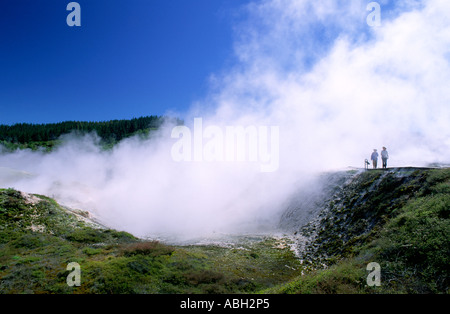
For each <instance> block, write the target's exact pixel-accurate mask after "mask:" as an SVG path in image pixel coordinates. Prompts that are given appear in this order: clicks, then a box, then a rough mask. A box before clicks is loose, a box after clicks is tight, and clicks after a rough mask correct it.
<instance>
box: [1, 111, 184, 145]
mask: <svg viewBox="0 0 450 314" xmlns="http://www.w3.org/2000/svg"><path fill="white" fill-rule="evenodd" d="M164 119H166V118H165V117H158V116H147V117H140V118H134V119H130V120H111V121H104V122H84V121H66V122H60V123H49V124H30V123H18V124H14V125H0V144H1V145H3V146H4V147H5V148H6V149H7V150H15V149H25V148H29V149H32V150H37V149H44V150H45V151H50V150H52V149H53V148H54V147H55V146H56V145H58V144H59V143H60V142H61V141H60V136H61V135H64V134H68V133H71V132H76V133H77V134H87V133H92V132H95V133H96V134H97V135H98V136H99V137H100V139H101V142H102V144H103V145H104V146H105V147H106V148H108V147H110V146H112V145H114V144H116V143H118V142H120V141H121V140H122V139H124V138H127V137H129V136H132V135H141V136H144V137H145V136H148V135H149V132H151V131H152V130H156V129H158V128H159V127H160V126H161V125H162V124H163V121H164ZM177 122H178V123H181V121H177Z"/></svg>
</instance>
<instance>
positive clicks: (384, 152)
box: [381, 147, 389, 169]
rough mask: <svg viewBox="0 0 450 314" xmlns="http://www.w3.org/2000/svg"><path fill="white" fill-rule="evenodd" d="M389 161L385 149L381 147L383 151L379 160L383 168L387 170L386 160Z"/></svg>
mask: <svg viewBox="0 0 450 314" xmlns="http://www.w3.org/2000/svg"><path fill="white" fill-rule="evenodd" d="M388 159H389V154H388V151H387V150H386V147H383V150H382V151H381V160H382V162H383V168H384V169H386V168H387V160H388Z"/></svg>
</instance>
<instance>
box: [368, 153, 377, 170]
mask: <svg viewBox="0 0 450 314" xmlns="http://www.w3.org/2000/svg"><path fill="white" fill-rule="evenodd" d="M370 159H371V160H372V165H373V169H376V168H377V162H378V153H377V150H376V149H374V150H373V153H372V155H371V156H370Z"/></svg>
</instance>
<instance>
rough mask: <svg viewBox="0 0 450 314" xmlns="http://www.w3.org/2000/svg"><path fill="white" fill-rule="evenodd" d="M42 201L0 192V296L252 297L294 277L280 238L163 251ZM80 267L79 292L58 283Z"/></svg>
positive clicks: (290, 258) (289, 253)
mask: <svg viewBox="0 0 450 314" xmlns="http://www.w3.org/2000/svg"><path fill="white" fill-rule="evenodd" d="M79 218H80V216H79V215H78V216H77V215H75V214H74V213H72V212H70V211H67V210H66V209H65V208H63V207H61V206H60V205H58V204H57V203H56V202H55V201H54V200H52V199H49V198H47V197H44V196H35V195H25V194H23V193H21V192H19V191H15V190H12V189H6V190H5V189H4V190H0V219H1V225H0V292H1V293H4V294H12V293H14V294H16V293H35V294H39V293H58V294H66V293H70V294H72V293H80V294H94V293H95V294H105V293H114V294H133V293H139V294H143V293H165V294H166V293H254V292H257V291H260V290H262V289H266V288H268V287H273V286H275V285H277V284H280V283H282V282H285V281H287V280H289V279H292V278H294V277H295V276H296V275H298V274H299V272H300V270H299V267H300V263H299V261H298V260H297V259H296V258H295V256H294V254H293V253H292V251H291V250H290V249H289V247H288V246H287V245H282V244H283V240H282V239H275V238H262V239H260V240H258V241H251V242H247V243H240V244H239V246H231V247H220V246H207V245H202V246H171V245H166V244H163V243H160V242H157V241H148V240H142V239H137V238H135V237H134V236H132V235H131V234H128V233H126V232H119V231H115V230H110V229H106V228H102V227H101V226H96V225H95V224H89V223H87V222H86V221H84V220H83V219H79ZM72 262H75V263H78V264H79V265H80V279H81V280H80V286H72V287H71V286H69V285H68V284H67V282H66V280H67V277H68V276H69V275H70V273H71V269H69V270H67V265H68V264H69V263H72Z"/></svg>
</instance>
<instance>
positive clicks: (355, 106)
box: [0, 0, 450, 237]
mask: <svg viewBox="0 0 450 314" xmlns="http://www.w3.org/2000/svg"><path fill="white" fill-rule="evenodd" d="M385 3H386V1H384V2H383V3H381V7H382V8H383V5H386V6H387V4H385ZM365 6H366V2H365V1H331V0H330V1H306V0H305V1H302V0H298V1H294V0H283V1H279V0H267V1H260V2H256V3H253V4H251V5H249V6H247V7H246V10H247V11H246V12H247V14H248V19H247V20H246V22H245V23H242V24H240V25H237V26H236V35H237V36H236V37H237V38H236V46H235V47H236V50H235V51H236V57H237V60H238V61H239V62H238V64H237V65H236V66H235V67H234V68H232V69H229V70H228V71H227V72H226V73H223V74H217V75H216V76H215V77H213V78H212V80H211V82H212V85H213V88H212V91H211V93H210V95H208V97H207V98H206V99H205V100H203V101H200V102H199V103H198V104H197V106H196V107H195V108H196V109H195V110H194V109H193V110H192V112H190V113H189V114H188V115H186V116H185V117H182V118H184V119H185V120H186V122H187V124H188V127H191V129H192V124H193V120H194V117H201V118H203V122H204V124H205V125H214V126H218V127H219V128H225V127H226V126H230V125H231V126H233V125H234V126H244V127H246V126H249V125H253V126H277V127H279V132H280V137H279V158H280V159H279V167H278V169H277V171H275V172H269V173H262V172H260V169H259V168H258V167H255V165H254V163H245V162H244V163H242V162H193V161H192V162H181V163H179V162H175V161H174V160H173V156H172V155H171V149H172V147H173V144H174V143H175V142H176V140H174V139H172V138H170V132H171V130H172V127H173V126H170V125H168V126H167V127H166V128H163V130H161V132H160V133H159V134H158V135H157V136H155V137H153V138H152V139H150V140H147V141H142V140H139V139H138V138H133V139H129V140H125V141H123V142H122V143H121V144H120V145H118V146H117V147H116V148H114V149H113V150H112V151H110V152H102V151H101V150H100V149H99V148H98V146H97V145H96V144H95V139H92V138H89V137H87V138H83V139H70V137H68V138H67V141H66V144H64V145H63V146H62V147H60V148H58V149H57V150H56V151H55V152H52V153H51V154H43V153H32V152H28V151H21V152H16V153H13V154H3V155H1V156H0V165H2V166H5V167H9V168H15V169H20V170H23V171H28V172H29V173H32V174H34V176H33V177H31V178H30V177H26V178H25V179H23V180H12V181H11V178H10V177H9V178H8V180H9V181H7V180H6V179H4V180H3V183H2V182H0V183H2V185H4V186H14V187H15V188H18V189H21V190H24V191H27V192H32V193H41V194H46V195H49V196H55V197H56V198H57V199H58V200H60V201H63V202H72V203H76V205H77V206H78V207H81V208H83V209H86V210H91V211H93V212H94V213H95V214H96V215H97V216H98V217H99V218H100V219H101V220H103V221H105V222H106V223H107V224H109V225H110V226H112V227H115V228H118V229H121V230H127V231H129V232H132V233H134V234H136V235H139V236H145V235H155V234H157V235H158V234H159V235H164V234H166V235H178V236H181V237H184V236H202V235H208V234H210V233H211V232H214V231H216V232H227V233H242V232H252V231H258V230H261V229H259V228H263V230H267V228H270V227H273V226H274V225H275V224H276V217H277V214H279V212H280V210H282V209H283V202H284V201H285V200H286V198H287V197H288V196H289V195H290V194H291V193H292V192H293V191H294V189H295V188H298V186H297V183H299V182H300V183H305V184H307V182H308V179H309V174H311V173H312V174H314V173H316V172H318V171H325V170H329V169H335V168H343V167H346V166H357V167H362V166H363V161H364V159H365V158H368V157H369V155H370V153H371V151H372V149H373V148H377V149H380V148H381V147H382V146H386V147H387V148H388V150H389V153H390V160H389V164H388V166H408V165H414V166H423V165H427V164H428V163H431V162H441V163H448V162H449V159H450V157H449V156H450V128H449V121H450V110H449V104H450V87H449V86H450V84H449V83H450V66H449V65H450V62H449V61H450V20H449V19H448V16H449V14H450V2H449V1H445V0H428V1H405V2H402V3H401V4H391V5H390V6H389V8H390V11H389V12H390V13H389V14H388V13H387V12H386V13H383V15H382V24H381V26H380V27H377V28H372V27H369V26H368V25H367V23H366V16H367V15H368V14H369V12H367V11H366V7H365ZM382 12H383V11H382ZM203 107H204V108H203ZM211 108H212V109H213V110H211ZM204 141H205V142H207V139H205V140H204ZM264 228H265V229H264Z"/></svg>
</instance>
